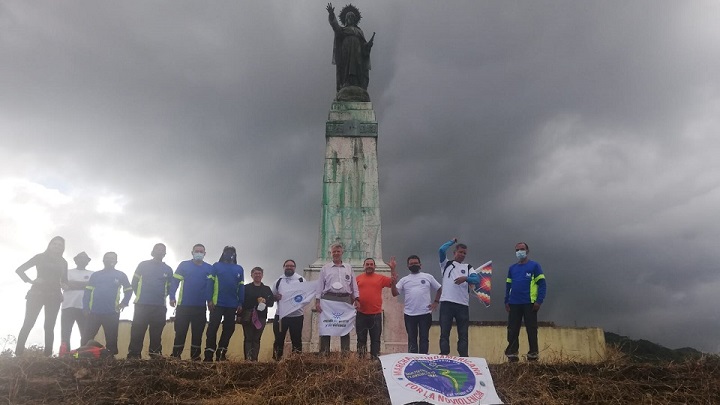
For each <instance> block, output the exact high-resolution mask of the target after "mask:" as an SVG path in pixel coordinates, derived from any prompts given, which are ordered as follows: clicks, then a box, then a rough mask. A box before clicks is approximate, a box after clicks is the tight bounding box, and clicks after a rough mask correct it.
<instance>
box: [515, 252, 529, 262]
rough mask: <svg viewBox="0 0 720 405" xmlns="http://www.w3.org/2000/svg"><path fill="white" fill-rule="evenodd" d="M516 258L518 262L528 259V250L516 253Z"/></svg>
mask: <svg viewBox="0 0 720 405" xmlns="http://www.w3.org/2000/svg"><path fill="white" fill-rule="evenodd" d="M515 256H516V257H517V258H518V260H523V259H525V258H526V257H527V250H517V251H515Z"/></svg>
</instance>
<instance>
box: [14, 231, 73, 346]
mask: <svg viewBox="0 0 720 405" xmlns="http://www.w3.org/2000/svg"><path fill="white" fill-rule="evenodd" d="M63 252H65V239H63V238H62V237H60V236H56V237H54V238H52V239H51V240H50V243H49V244H48V247H47V249H45V251H44V252H42V253H39V254H36V255H35V256H33V257H32V258H31V259H30V260H28V261H27V262H25V263H23V264H22V265H20V267H18V268H17V270H15V273H17V275H18V276H20V278H21V279H22V280H23V281H24V282H26V283H29V284H32V287H30V291H28V293H27V295H26V296H25V299H26V304H25V320H24V321H23V325H22V328H20V333H19V334H18V338H17V346H16V347H15V355H16V356H20V355H22V354H23V353H24V352H25V342H27V338H28V335H30V331H31V330H32V328H33V326H35V321H37V317H38V315H40V310H41V309H43V307H45V325H44V326H45V351H44V354H45V356H47V357H50V356H52V348H53V341H54V340H55V332H54V331H55V322H56V321H57V316H58V312H59V311H60V304H61V303H62V300H63V296H62V291H61V289H60V286H61V285H62V284H66V283H67V281H68V264H67V261H65V259H63V257H62V255H63ZM32 267H35V270H37V273H36V274H37V276H36V277H35V280H32V279H31V278H30V277H28V276H27V274H25V272H26V271H28V270H29V269H30V268H32Z"/></svg>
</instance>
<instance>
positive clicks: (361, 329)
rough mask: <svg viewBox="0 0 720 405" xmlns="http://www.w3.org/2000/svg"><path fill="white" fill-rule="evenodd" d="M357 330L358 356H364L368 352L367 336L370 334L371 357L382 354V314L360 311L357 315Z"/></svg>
mask: <svg viewBox="0 0 720 405" xmlns="http://www.w3.org/2000/svg"><path fill="white" fill-rule="evenodd" d="M355 330H356V331H357V352H358V356H360V357H364V356H365V353H366V352H367V337H368V334H369V335H370V357H372V358H377V357H378V356H379V355H380V335H381V334H382V314H370V315H368V314H363V313H362V312H358V313H357V316H356V317H355Z"/></svg>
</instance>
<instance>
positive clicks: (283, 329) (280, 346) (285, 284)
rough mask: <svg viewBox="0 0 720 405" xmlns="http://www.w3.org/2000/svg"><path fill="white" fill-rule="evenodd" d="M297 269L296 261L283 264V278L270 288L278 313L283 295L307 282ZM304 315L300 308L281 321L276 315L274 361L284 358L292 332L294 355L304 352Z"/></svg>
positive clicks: (289, 260) (291, 339) (290, 260)
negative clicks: (286, 339) (288, 337)
mask: <svg viewBox="0 0 720 405" xmlns="http://www.w3.org/2000/svg"><path fill="white" fill-rule="evenodd" d="M295 267H297V264H295V260H292V259H288V260H285V263H283V276H282V277H280V278H279V279H278V280H277V281H276V282H275V283H273V285H271V286H270V289H271V290H272V293H273V295H275V301H276V302H277V304H278V311H280V305H281V304H280V300H281V299H282V293H283V292H285V291H288V289H289V288H292V285H293V284H295V283H302V282H305V280H304V279H303V278H302V277H301V276H300V275H299V274H297V273H296V272H295ZM303 314H304V310H303V309H302V308H300V309H297V310H295V311H293V312H291V313H289V314H287V315H286V316H284V317H283V318H282V319H280V317H279V316H278V315H277V314H276V315H275V320H274V321H273V332H274V333H275V343H273V360H277V361H280V359H281V358H282V356H283V351H284V349H285V336H286V335H287V333H288V331H290V341H291V342H292V351H293V353H300V352H302V328H303V321H304V318H305V316H304V315H303Z"/></svg>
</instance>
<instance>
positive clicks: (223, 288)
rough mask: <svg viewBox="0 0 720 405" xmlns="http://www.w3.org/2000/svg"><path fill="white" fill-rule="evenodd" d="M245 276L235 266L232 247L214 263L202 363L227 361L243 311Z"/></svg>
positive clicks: (241, 269) (237, 265)
mask: <svg viewBox="0 0 720 405" xmlns="http://www.w3.org/2000/svg"><path fill="white" fill-rule="evenodd" d="M244 284H245V273H244V270H243V268H242V266H240V265H239V264H237V252H236V250H235V248H234V247H232V246H225V248H223V252H222V255H221V256H220V261H218V262H217V263H215V264H213V266H212V273H211V277H210V279H208V290H209V291H210V296H211V297H212V298H210V300H208V302H207V305H208V308H210V322H209V323H208V327H207V332H206V333H205V359H204V360H203V361H206V362H211V361H213V356H215V360H217V361H224V360H227V348H228V345H229V344H230V338H231V337H232V335H233V333H235V318H236V316H238V315H240V313H241V312H242V305H243V299H244V297H245V288H244ZM220 323H222V334H221V335H220V341H219V342H218V339H217V331H218V329H219V328H220Z"/></svg>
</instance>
